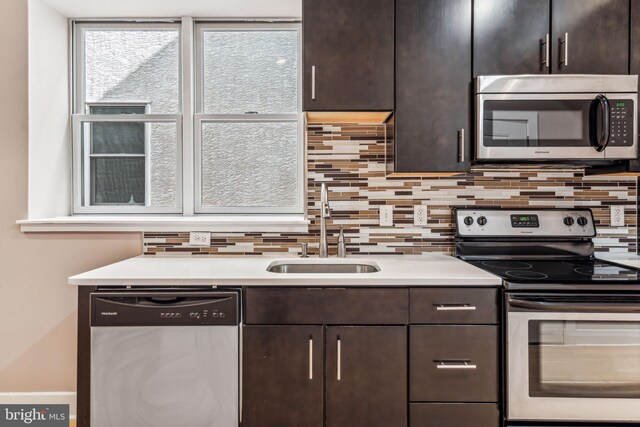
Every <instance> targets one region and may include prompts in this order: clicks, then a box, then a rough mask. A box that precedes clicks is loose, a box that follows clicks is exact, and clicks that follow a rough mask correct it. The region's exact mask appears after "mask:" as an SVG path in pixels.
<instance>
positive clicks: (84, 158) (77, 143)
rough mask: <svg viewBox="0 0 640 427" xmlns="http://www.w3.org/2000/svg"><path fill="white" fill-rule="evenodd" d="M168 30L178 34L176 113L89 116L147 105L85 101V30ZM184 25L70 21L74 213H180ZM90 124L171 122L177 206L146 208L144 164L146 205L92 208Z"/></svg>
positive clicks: (147, 126)
mask: <svg viewBox="0 0 640 427" xmlns="http://www.w3.org/2000/svg"><path fill="white" fill-rule="evenodd" d="M128 28H131V29H136V30H164V31H166V30H171V29H173V30H174V31H177V32H178V44H179V51H178V78H179V79H180V85H179V91H180V93H179V95H178V109H179V110H178V112H177V113H175V114H148V113H147V114H91V111H90V108H91V106H95V105H105V106H107V105H108V106H119V105H121V106H130V105H138V106H139V105H143V104H144V105H146V106H147V110H148V108H149V107H148V106H149V102H145V101H140V100H135V99H132V100H131V101H105V102H100V101H97V102H96V101H93V102H87V101H85V99H84V96H85V80H84V75H85V68H84V38H83V37H81V35H82V33H83V31H84V30H86V29H90V30H104V31H109V30H121V29H128ZM182 49H183V23H182V22H180V21H163V22H129V21H118V20H113V21H111V20H109V21H99V22H87V21H80V20H78V21H73V24H72V46H71V73H70V74H71V85H70V87H71V88H72V91H73V93H72V97H71V100H72V103H71V104H72V105H71V109H72V113H71V127H72V129H71V138H72V170H73V176H72V187H73V188H72V192H73V194H72V200H73V207H72V209H73V210H72V212H73V214H74V215H75V214H105V215H109V214H182V213H183V203H184V191H183V175H184V170H183V163H184V162H183V145H184V141H183V139H184V138H183V132H182V123H183V113H182V108H183V102H184V99H183V98H184V97H183V91H184V70H183V56H184V54H183V52H182ZM92 122H133V123H144V124H145V128H146V129H148V128H150V126H149V125H150V124H153V123H173V124H175V127H176V168H177V173H176V206H148V205H147V203H149V202H150V197H149V191H150V185H149V184H150V180H149V168H150V164H149V162H146V163H145V205H144V206H142V205H91V204H90V202H88V203H87V202H86V201H87V200H91V198H90V192H91V177H90V175H91V172H90V163H89V162H90V155H89V150H86V148H87V146H88V144H90V143H91V142H90V140H89V141H84V138H83V136H84V133H85V132H84V131H83V129H82V126H83V123H92ZM148 138H149V132H148V131H147V132H145V158H147V156H148V151H147V148H148V141H146V140H147V139H148Z"/></svg>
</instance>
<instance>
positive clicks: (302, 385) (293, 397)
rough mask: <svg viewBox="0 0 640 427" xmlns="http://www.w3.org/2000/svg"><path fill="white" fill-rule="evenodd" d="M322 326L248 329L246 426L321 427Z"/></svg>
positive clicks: (245, 339) (245, 342) (245, 332)
mask: <svg viewBox="0 0 640 427" xmlns="http://www.w3.org/2000/svg"><path fill="white" fill-rule="evenodd" d="M323 348H324V330H323V327H322V326H246V327H244V328H243V363H242V366H243V373H242V381H243V387H242V390H243V424H242V425H243V426H246V427H273V426H279V427H322V426H323V423H324V400H323V397H324V380H323V370H324V366H323V353H324V350H323Z"/></svg>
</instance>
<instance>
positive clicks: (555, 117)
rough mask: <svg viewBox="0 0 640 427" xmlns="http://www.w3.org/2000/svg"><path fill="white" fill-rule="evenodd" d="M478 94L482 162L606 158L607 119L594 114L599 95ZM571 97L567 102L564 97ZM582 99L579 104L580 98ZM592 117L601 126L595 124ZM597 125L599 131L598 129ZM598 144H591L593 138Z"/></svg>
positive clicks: (478, 146)
mask: <svg viewBox="0 0 640 427" xmlns="http://www.w3.org/2000/svg"><path fill="white" fill-rule="evenodd" d="M551 96H553V98H551V97H549V98H547V99H544V98H543V97H541V96H540V95H534V94H517V95H499V94H486V95H478V102H479V110H478V111H479V117H478V127H479V129H478V133H477V135H478V140H477V153H478V159H479V160H512V161H513V160H516V161H517V160H523V161H534V160H581V159H589V160H592V159H595V160H598V159H604V156H605V155H604V152H603V151H604V150H601V151H600V152H598V151H596V149H595V148H594V145H595V144H596V143H600V144H604V142H606V141H603V140H602V135H601V134H602V132H598V130H601V129H602V125H598V123H600V122H601V121H602V114H598V113H597V111H595V112H594V111H593V108H592V104H593V102H594V98H595V95H591V94H572V95H571V98H569V97H568V96H567V95H563V94H552V95H551ZM564 96H566V99H564V98H563V97H564ZM575 97H579V98H580V99H575ZM592 116H596V117H595V118H598V119H600V122H595V121H594V120H592ZM592 123H594V124H595V129H594V125H592ZM592 134H593V135H595V136H596V137H597V139H595V140H594V142H592V138H591V137H590V136H591V135H592Z"/></svg>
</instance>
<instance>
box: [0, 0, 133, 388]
mask: <svg viewBox="0 0 640 427" xmlns="http://www.w3.org/2000/svg"><path fill="white" fill-rule="evenodd" d="M27 8H28V5H27V2H26V1H25V0H2V1H0V16H2V17H3V18H4V21H3V25H2V26H0V58H2V59H1V60H0V96H1V97H2V101H3V102H1V103H0V147H1V151H0V152H1V153H2V154H1V155H0V196H1V197H2V203H0V348H1V350H0V393H2V392H20V391H31V392H41V391H73V390H75V366H76V347H75V346H76V298H77V294H76V289H75V288H73V287H72V286H69V285H67V277H68V276H70V275H73V274H76V273H80V272H82V271H86V270H89V269H92V268H95V267H98V266H101V265H105V264H108V263H111V262H115V261H118V260H121V259H125V258H128V257H131V256H135V255H137V254H139V253H140V252H141V237H140V234H81V235H80V234H30V235H25V234H23V233H21V232H20V231H19V229H18V226H17V225H16V224H15V222H16V220H19V219H24V218H26V217H27V210H28V208H27V204H28V196H27V187H28V175H29V174H28V137H29V133H28V132H29V121H28V113H29V106H28V98H29V96H28V84H27V83H28V74H29V73H28V42H27ZM59 84H61V83H59ZM60 90H62V89H60V88H59V87H57V86H51V87H49V91H50V92H51V93H58V92H59V91H60ZM50 108H52V109H55V108H57V107H56V106H55V105H52V106H51V107H50ZM45 131H46V129H45ZM54 162H55V159H52V161H51V163H54ZM43 167H46V166H43ZM44 170H45V171H46V169H44ZM1 398H2V396H0V400H2V399H1Z"/></svg>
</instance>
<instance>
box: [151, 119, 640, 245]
mask: <svg viewBox="0 0 640 427" xmlns="http://www.w3.org/2000/svg"><path fill="white" fill-rule="evenodd" d="M323 182H325V183H327V186H328V187H329V200H330V205H331V208H332V218H331V219H329V220H327V229H328V234H329V236H330V237H329V244H330V254H332V255H334V254H335V253H336V247H335V241H336V239H337V235H338V232H339V229H340V227H343V228H344V232H345V237H346V243H347V251H348V253H350V254H397V255H402V254H422V253H426V252H440V253H452V251H453V233H454V230H453V216H452V213H451V208H453V207H456V206H472V205H475V206H502V207H574V206H581V207H589V208H592V209H593V212H594V216H595V219H596V224H597V228H598V236H597V238H596V239H595V244H596V247H597V250H598V251H599V252H636V244H637V239H636V233H637V227H636V219H637V212H636V209H637V179H636V178H635V177H598V176H595V177H591V176H584V174H583V172H582V171H580V170H517V169H516V170H502V169H497V170H477V171H472V172H471V173H468V174H465V175H457V176H452V177H437V178H432V177H424V178H400V177H398V178H396V177H386V173H385V126H382V125H380V126H378V125H371V124H357V123H352V124H344V123H324V124H309V125H308V126H307V210H308V212H307V214H308V218H309V220H310V221H311V224H310V227H309V233H308V234H300V233H216V234H214V235H212V238H211V245H210V247H190V246H189V233H145V234H144V253H145V254H146V255H156V256H161V255H169V254H172V255H175V254H178V253H182V254H184V255H197V256H206V255H238V254H247V255H261V254H265V253H273V252H276V253H286V252H289V253H299V252H300V244H301V243H303V242H307V243H309V253H310V254H311V255H313V254H317V252H318V244H317V242H318V235H319V230H320V221H319V217H318V213H319V204H320V203H319V202H320V200H319V199H320V185H321V183H323ZM420 204H422V205H426V206H427V212H428V217H427V219H428V225H427V226H426V227H425V226H414V225H413V207H414V206H415V205H420ZM380 205H392V206H393V207H394V225H393V227H381V226H379V225H378V209H379V206H380ZM612 205H617V206H623V207H624V210H625V226H624V227H612V226H611V223H610V217H609V207H610V206H612Z"/></svg>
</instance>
